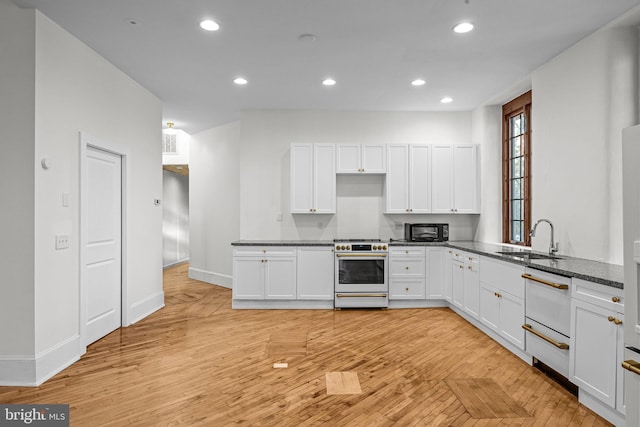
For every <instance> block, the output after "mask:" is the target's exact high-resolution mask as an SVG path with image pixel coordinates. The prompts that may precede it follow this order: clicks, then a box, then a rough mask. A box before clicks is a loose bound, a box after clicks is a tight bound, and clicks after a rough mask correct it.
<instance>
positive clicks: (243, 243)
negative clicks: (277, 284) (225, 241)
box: [231, 240, 333, 246]
mask: <svg viewBox="0 0 640 427" xmlns="http://www.w3.org/2000/svg"><path fill="white" fill-rule="evenodd" d="M231 246H333V240H237V241H235V242H231Z"/></svg>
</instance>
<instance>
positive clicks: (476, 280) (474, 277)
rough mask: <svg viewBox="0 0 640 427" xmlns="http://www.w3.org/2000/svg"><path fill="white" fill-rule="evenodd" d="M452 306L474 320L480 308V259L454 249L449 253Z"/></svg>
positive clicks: (474, 255)
mask: <svg viewBox="0 0 640 427" xmlns="http://www.w3.org/2000/svg"><path fill="white" fill-rule="evenodd" d="M451 285H452V298H451V301H452V302H453V304H454V305H455V306H456V307H458V308H461V309H462V310H464V311H465V312H466V313H467V314H469V315H471V316H472V317H474V318H476V319H477V318H478V311H479V308H480V257H479V256H478V255H476V254H473V253H470V252H463V251H460V250H457V249H454V250H453V251H452V253H451Z"/></svg>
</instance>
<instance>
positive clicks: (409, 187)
mask: <svg viewBox="0 0 640 427" xmlns="http://www.w3.org/2000/svg"><path fill="white" fill-rule="evenodd" d="M385 206H386V210H385V212H386V213H429V212H431V146H430V145H425V144H390V145H388V146H387V176H386V181H385Z"/></svg>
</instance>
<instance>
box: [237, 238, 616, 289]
mask: <svg viewBox="0 0 640 427" xmlns="http://www.w3.org/2000/svg"><path fill="white" fill-rule="evenodd" d="M333 244H334V243H333V241H332V240H238V241H236V242H232V243H231V245H233V246H333ZM389 246H449V247H452V248H457V249H461V250H463V251H468V252H473V253H476V254H479V255H484V256H488V257H491V258H496V259H499V260H502V261H507V262H511V263H514V264H519V265H524V266H526V267H530V268H535V269H537V270H542V271H546V272H549V273H555V274H561V275H563V276H569V277H577V278H579V279H583V280H587V281H589V282H595V283H600V284H602V285H605V286H611V287H614V288H619V289H623V287H624V285H623V283H624V267H623V266H621V265H616V264H607V263H604V262H599V261H592V260H588V259H583V258H572V257H567V256H563V255H558V258H559V259H531V260H530V259H524V258H514V257H512V256H508V255H504V254H498V253H496V252H498V251H500V252H507V251H509V252H514V253H517V252H522V250H521V249H518V248H514V247H513V246H508V245H501V244H496V243H483V242H473V241H449V242H405V241H402V240H391V241H390V242H389Z"/></svg>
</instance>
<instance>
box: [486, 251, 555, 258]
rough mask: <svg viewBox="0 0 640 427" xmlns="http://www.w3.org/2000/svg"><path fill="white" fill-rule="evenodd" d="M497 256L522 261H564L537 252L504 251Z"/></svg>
mask: <svg viewBox="0 0 640 427" xmlns="http://www.w3.org/2000/svg"><path fill="white" fill-rule="evenodd" d="M496 253H497V254H500V255H504V256H508V257H512V258H521V259H562V258H560V257H557V256H554V255H547V254H540V253H537V252H524V251H502V252H496Z"/></svg>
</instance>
